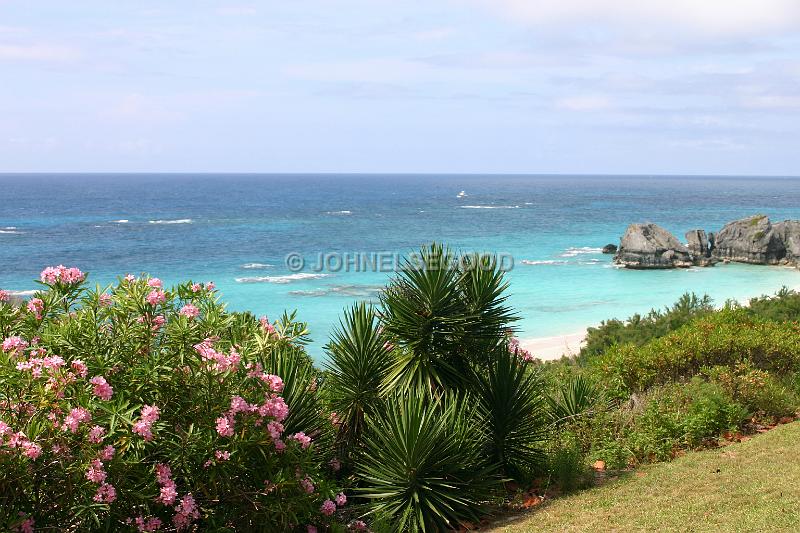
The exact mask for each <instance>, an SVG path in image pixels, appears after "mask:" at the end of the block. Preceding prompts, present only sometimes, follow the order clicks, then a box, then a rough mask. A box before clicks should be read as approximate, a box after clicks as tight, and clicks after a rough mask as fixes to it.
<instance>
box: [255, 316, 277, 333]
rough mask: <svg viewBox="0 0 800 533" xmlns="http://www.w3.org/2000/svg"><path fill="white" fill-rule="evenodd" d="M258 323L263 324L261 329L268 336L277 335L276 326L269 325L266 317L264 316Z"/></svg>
mask: <svg viewBox="0 0 800 533" xmlns="http://www.w3.org/2000/svg"><path fill="white" fill-rule="evenodd" d="M258 321H259V322H261V328H262V329H263V330H264V332H265V333H266V334H267V335H268V336H269V335H272V334H273V333H275V326H273V325H272V324H270V323H269V319H268V318H267V317H266V316H262V317H261V318H259V319H258Z"/></svg>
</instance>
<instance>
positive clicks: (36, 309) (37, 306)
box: [26, 298, 44, 320]
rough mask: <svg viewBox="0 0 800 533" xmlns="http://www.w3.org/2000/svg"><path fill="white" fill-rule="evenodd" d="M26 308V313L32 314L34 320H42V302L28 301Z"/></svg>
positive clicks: (34, 299) (39, 300) (35, 299)
mask: <svg viewBox="0 0 800 533" xmlns="http://www.w3.org/2000/svg"><path fill="white" fill-rule="evenodd" d="M26 307H27V308H28V311H30V312H31V313H33V315H34V316H35V317H36V320H41V319H42V313H43V312H44V302H43V301H42V300H41V299H40V298H31V299H30V300H29V301H28V304H27V306H26Z"/></svg>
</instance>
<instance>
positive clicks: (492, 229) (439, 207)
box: [0, 174, 800, 354]
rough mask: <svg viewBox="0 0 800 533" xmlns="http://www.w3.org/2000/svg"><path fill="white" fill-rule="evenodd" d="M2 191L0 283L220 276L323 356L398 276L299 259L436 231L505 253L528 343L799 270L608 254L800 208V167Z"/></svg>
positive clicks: (740, 291) (90, 180) (236, 296)
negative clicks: (742, 173)
mask: <svg viewBox="0 0 800 533" xmlns="http://www.w3.org/2000/svg"><path fill="white" fill-rule="evenodd" d="M462 190H463V191H465V193H466V196H464V197H462V198H458V197H457V196H458V193H459V192H460V191H462ZM0 196H2V206H3V207H2V210H0V288H4V289H10V290H14V291H27V290H31V289H33V288H35V286H34V284H33V283H32V282H31V280H32V279H33V278H35V277H36V276H37V275H38V273H39V271H40V270H41V269H42V268H43V267H44V266H47V265H53V264H59V263H63V264H67V265H75V266H78V267H80V268H81V269H83V270H84V271H88V272H90V273H91V278H90V279H91V280H92V281H94V282H97V283H100V284H105V283H109V282H111V281H112V280H114V279H115V277H116V276H118V275H124V274H125V273H127V272H133V273H140V272H148V273H150V274H152V275H154V276H158V277H161V278H162V279H164V280H165V281H167V282H176V281H179V280H185V279H193V280H196V281H207V280H213V281H215V282H216V284H217V286H218V288H219V289H220V290H221V292H222V293H223V295H224V297H225V300H226V301H227V302H229V304H230V306H231V307H232V308H234V309H250V310H252V311H254V312H255V313H258V314H268V315H269V316H271V317H272V316H277V315H278V314H280V313H281V312H282V311H283V310H284V309H294V308H297V309H299V318H301V319H302V320H305V321H307V322H309V324H310V326H311V331H312V337H313V338H314V339H315V341H316V342H315V344H314V345H313V346H312V352H313V353H315V354H319V353H320V346H321V345H322V344H324V342H325V341H326V340H327V336H328V332H329V329H330V327H331V325H332V324H333V323H335V322H336V321H337V320H338V316H339V315H340V312H341V310H342V309H343V308H344V307H345V306H348V305H349V304H350V303H351V302H353V301H354V300H356V299H369V298H374V297H375V290H376V288H377V287H379V286H380V285H381V284H383V283H384V282H385V281H386V279H387V277H388V276H389V274H386V273H372V272H367V273H365V272H349V273H347V272H328V273H327V274H328V275H327V276H325V277H314V276H316V274H315V273H314V272H312V271H311V270H310V268H307V269H305V270H304V271H303V273H304V274H305V277H304V278H302V276H293V277H287V276H290V275H292V274H293V272H290V271H289V270H288V269H287V268H286V266H285V265H284V258H285V257H286V255H287V254H289V253H299V254H300V255H302V256H304V257H305V258H306V260H307V261H308V263H310V264H313V263H315V261H316V257H317V255H318V254H319V253H320V252H323V253H326V252H340V253H360V252H367V253H375V252H408V251H411V250H413V249H415V248H417V247H418V246H419V245H421V244H423V243H426V242H429V241H432V240H437V241H444V242H446V243H449V244H450V245H452V246H454V247H457V248H460V249H465V250H479V251H493V252H501V253H509V254H511V255H513V257H514V260H515V266H514V269H513V270H512V271H511V272H510V274H509V276H510V279H511V284H512V285H511V292H512V297H511V302H512V304H513V305H514V306H515V307H516V308H517V310H518V311H519V313H520V314H521V316H522V317H523V320H522V322H521V323H520V329H521V331H520V335H521V336H522V337H537V336H550V335H557V334H564V333H573V332H576V331H580V330H581V329H582V328H583V327H585V326H587V325H591V324H594V323H597V322H599V321H600V320H602V319H604V318H608V317H611V316H619V317H624V316H628V315H630V314H631V313H633V312H640V311H646V310H648V309H650V308H651V307H653V306H662V305H666V304H668V303H671V302H672V301H674V300H675V299H676V298H677V296H679V295H680V294H681V293H682V292H684V291H686V290H694V291H696V292H707V293H709V294H711V295H712V296H713V297H714V298H715V299H716V300H717V301H718V302H720V303H721V302H722V301H724V300H725V299H726V298H729V297H736V298H742V297H747V296H754V295H758V294H762V293H771V292H774V291H775V290H777V289H779V288H780V287H781V286H782V285H788V286H791V287H794V286H800V272H798V271H797V270H795V269H786V268H778V267H754V266H744V265H719V266H717V267H714V268H710V269H689V270H677V271H660V272H641V271H626V270H621V269H617V268H613V267H611V264H610V261H611V258H610V256H604V255H602V254H600V253H599V248H600V247H601V246H603V245H604V244H606V243H610V242H613V243H616V242H618V240H619V236H620V235H621V234H622V233H623V231H624V230H625V227H626V226H627V224H628V223H630V222H638V221H652V222H655V223H658V224H660V225H663V226H664V227H666V228H667V229H669V230H671V231H673V232H674V233H675V234H676V235H678V236H679V237H682V236H683V234H684V232H685V231H687V230H689V229H692V228H704V229H707V230H712V231H716V230H718V229H719V228H720V227H721V226H722V225H723V224H724V223H725V222H727V221H730V220H733V219H736V218H740V217H744V216H748V215H752V214H755V213H763V214H767V215H769V216H770V217H771V218H772V220H773V221H774V220H781V219H785V218H800V179H796V178H770V177H758V178H736V177H646V176H638V177H614V176H577V177H573V176H488V175H482V176H478V175H469V176H456V175H427V176H426V175H413V176H398V175H322V176H318V175H210V174H209V175H155V174H148V175H67V174H60V175H0ZM123 220H125V221H127V222H120V221H123ZM245 265H247V266H249V267H250V268H244V267H245ZM312 275H313V276H312ZM248 278H250V279H248ZM297 278H302V279H297Z"/></svg>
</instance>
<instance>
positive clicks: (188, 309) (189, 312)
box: [179, 304, 200, 318]
mask: <svg viewBox="0 0 800 533" xmlns="http://www.w3.org/2000/svg"><path fill="white" fill-rule="evenodd" d="M179 313H180V314H181V315H183V316H185V317H187V318H197V317H198V316H199V315H200V309H198V308H197V307H195V306H193V305H192V304H186V305H184V306H183V307H181V310H180V311H179Z"/></svg>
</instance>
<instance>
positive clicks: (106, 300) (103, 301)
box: [97, 292, 112, 307]
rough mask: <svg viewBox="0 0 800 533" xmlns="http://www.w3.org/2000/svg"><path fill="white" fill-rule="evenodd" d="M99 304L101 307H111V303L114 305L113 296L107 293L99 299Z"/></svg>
mask: <svg viewBox="0 0 800 533" xmlns="http://www.w3.org/2000/svg"><path fill="white" fill-rule="evenodd" d="M97 303H98V304H100V307H111V303H112V301H111V295H110V294H106V293H105V292H104V293H102V294H101V295H100V296H99V297H98V298H97Z"/></svg>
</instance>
